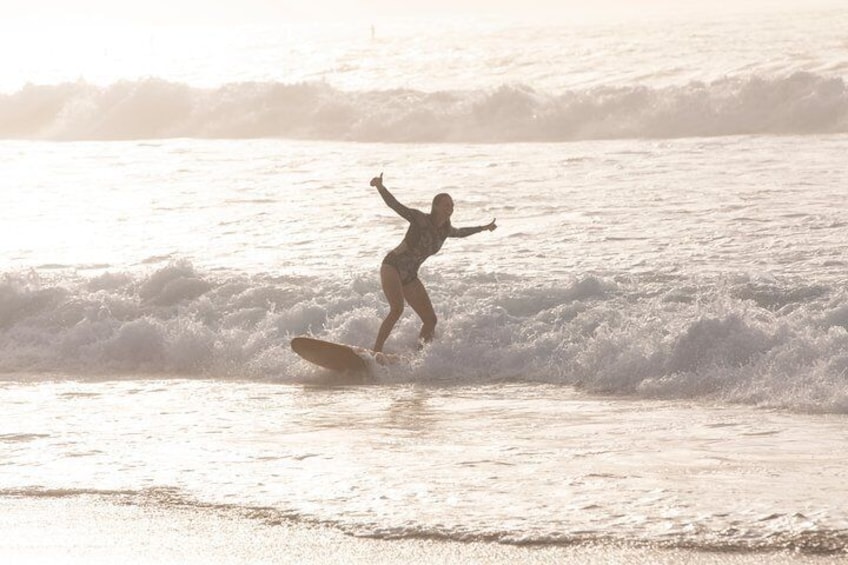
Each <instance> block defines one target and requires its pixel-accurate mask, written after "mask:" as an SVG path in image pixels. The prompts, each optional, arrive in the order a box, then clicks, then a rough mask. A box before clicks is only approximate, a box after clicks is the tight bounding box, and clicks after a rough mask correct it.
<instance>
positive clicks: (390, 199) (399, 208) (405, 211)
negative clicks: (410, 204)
mask: <svg viewBox="0 0 848 565" xmlns="http://www.w3.org/2000/svg"><path fill="white" fill-rule="evenodd" d="M371 186H375V187H377V192H379V193H380V196H382V197H383V202H385V203H386V204H387V205H388V207H389V208H391V209H392V210H394V211H395V212H397V213H398V215H399V216H401V217H402V218H404V219H406V220H407V221H409V222H411V221H412V219H413V212H412V209H411V208H407V207H406V206H404V205H403V204H401V203H400V202H398V201H397V198H395V197H394V196H393V195H392V193H391V192H389V189H388V188H386V187H385V186H383V173H380V176H379V177H374V178H373V179H371Z"/></svg>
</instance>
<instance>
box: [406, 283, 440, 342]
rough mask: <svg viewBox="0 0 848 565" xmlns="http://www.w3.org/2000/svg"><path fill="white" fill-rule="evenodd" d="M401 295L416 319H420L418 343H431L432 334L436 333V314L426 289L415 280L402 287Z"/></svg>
mask: <svg viewBox="0 0 848 565" xmlns="http://www.w3.org/2000/svg"><path fill="white" fill-rule="evenodd" d="M403 295H404V297H406V301H407V302H409V305H410V306H412V309H413V310H415V313H416V314H418V317H419V318H421V322H422V325H421V334H420V335H419V336H418V339H419V341H420V342H421V343H422V344H423V343H429V342H431V341H433V334H434V333H435V331H436V312H435V311H434V310H433V304H432V303H431V302H430V296H429V295H428V294H427V289H425V288H424V285H423V284H422V283H421V281H420V280H418V279H415V280H414V281H412V282H411V283H409V284H408V285H406V286H404V287H403Z"/></svg>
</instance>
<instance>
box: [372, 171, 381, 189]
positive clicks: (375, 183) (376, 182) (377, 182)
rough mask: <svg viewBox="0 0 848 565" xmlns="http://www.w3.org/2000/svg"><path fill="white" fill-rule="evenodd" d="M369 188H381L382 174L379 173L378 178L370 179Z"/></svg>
mask: <svg viewBox="0 0 848 565" xmlns="http://www.w3.org/2000/svg"><path fill="white" fill-rule="evenodd" d="M371 186H377V187H379V186H383V173H380V176H379V177H374V178H373V179H371Z"/></svg>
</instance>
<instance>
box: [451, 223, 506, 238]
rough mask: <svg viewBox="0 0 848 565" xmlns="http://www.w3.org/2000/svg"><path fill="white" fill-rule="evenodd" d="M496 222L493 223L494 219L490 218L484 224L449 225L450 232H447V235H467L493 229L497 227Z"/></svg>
mask: <svg viewBox="0 0 848 565" xmlns="http://www.w3.org/2000/svg"><path fill="white" fill-rule="evenodd" d="M497 227H498V226H497V224H495V220H492V221H491V222H489V223H488V224H486V225H485V226H475V227H471V228H454V227H451V230H450V232H448V237H468V236H469V235H474V234H475V233H480V232H481V231H487V230H488V231H494V230H495V229H497Z"/></svg>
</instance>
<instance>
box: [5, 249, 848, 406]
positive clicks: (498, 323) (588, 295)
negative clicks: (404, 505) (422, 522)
mask: <svg viewBox="0 0 848 565" xmlns="http://www.w3.org/2000/svg"><path fill="white" fill-rule="evenodd" d="M436 278H437V279H438V280H437V281H436V283H435V284H434V286H433V288H434V293H433V299H434V302H435V303H436V304H438V309H439V314H440V320H441V322H440V326H439V328H438V335H439V337H438V339H437V341H436V342H435V343H433V344H432V345H431V346H430V347H428V348H427V349H426V350H425V352H424V353H423V354H420V355H418V356H417V357H416V358H415V359H414V360H413V362H412V363H411V364H410V365H408V366H403V367H399V368H389V369H385V370H381V374H380V375H379V377H380V380H381V381H383V382H387V383H392V382H418V383H431V384H440V383H449V384H451V385H453V384H481V383H492V382H502V381H515V380H518V381H524V382H543V383H549V384H552V385H567V386H576V387H579V388H581V389H584V390H587V391H590V392H594V393H603V394H612V395H625V396H640V397H649V398H691V399H710V400H723V401H731V402H741V403H746V404H762V405H766V406H775V407H783V408H788V409H791V410H799V411H811V412H838V413H848V381H846V379H845V375H846V373H848V356H846V355H845V353H844V352H845V351H846V350H848V316H846V309H848V306H846V304H848V295H847V294H846V293H845V291H844V290H843V289H841V288H837V287H828V286H815V287H810V286H808V285H804V284H803V283H799V282H792V281H785V282H782V283H781V282H768V283H764V282H762V281H759V280H756V279H751V278H748V277H740V278H738V279H733V280H716V281H714V282H713V283H712V284H711V285H707V286H704V285H701V286H699V285H695V284H692V281H689V280H686V279H683V278H682V279H680V280H665V279H664V280H662V281H657V280H652V279H651V277H649V276H647V275H646V276H644V277H639V278H634V279H631V280H625V281H621V280H616V281H613V280H609V279H605V278H598V277H593V276H587V277H583V278H579V279H576V280H572V281H566V282H563V283H562V284H560V285H556V286H547V287H539V286H528V285H527V283H526V281H523V280H521V279H520V278H514V279H513V278H510V277H508V276H491V275H487V276H478V277H473V276H472V277H465V278H462V279H448V278H441V277H436ZM695 289H700V290H695ZM646 296H651V297H652V298H645V297H646ZM384 309H385V306H384V304H383V299H382V295H381V293H380V289H379V286H378V282H377V281H376V280H375V278H374V277H373V276H370V275H369V276H363V277H362V278H359V277H356V276H355V278H354V280H352V281H351V280H343V281H339V280H329V279H321V278H302V277H301V278H297V277H288V278H287V277H283V278H272V277H268V276H252V277H248V276H236V275H233V276H230V277H227V278H219V277H216V276H212V275H209V274H204V273H200V272H197V270H196V269H195V268H194V267H193V266H192V265H191V264H189V263H185V262H181V263H175V264H172V265H170V266H167V267H164V268H162V269H159V270H158V271H155V272H152V273H149V274H146V275H128V274H108V273H107V274H104V275H101V276H99V277H95V278H91V279H74V280H65V281H59V282H52V283H51V282H47V281H41V280H39V279H37V278H33V277H32V276H23V275H17V274H14V273H8V274H7V275H6V276H5V277H4V279H3V282H2V284H0V320H2V325H0V352H2V355H0V371H2V372H7V373H8V372H12V373H40V372H51V371H52V372H62V373H70V374H93V375H109V376H114V375H121V374H138V373H139V372H143V373H151V374H159V375H171V376H178V377H186V376H203V377H209V378H223V379H226V378H232V377H237V378H245V377H249V378H259V379H266V378H272V379H275V380H278V379H281V380H283V381H297V380H299V379H301V378H303V377H304V376H309V375H310V374H313V373H314V371H315V369H314V368H313V367H312V366H310V365H308V364H306V363H305V362H303V361H301V360H300V359H299V358H297V357H296V356H295V355H294V354H293V353H292V352H291V351H290V349H289V347H288V341H289V339H290V338H291V337H293V336H294V335H299V334H312V335H316V336H319V337H324V338H327V339H331V340H336V341H341V342H346V343H351V344H354V345H359V346H365V347H368V346H370V344H371V342H372V340H373V336H374V335H375V334H376V331H377V326H378V324H379V321H380V315H381V314H383V313H384ZM418 329H419V328H418V322H417V320H416V319H415V318H414V316H412V315H411V314H410V315H408V316H405V317H404V318H403V319H402V321H401V323H400V324H399V325H398V327H397V330H396V331H395V333H394V334H393V335H392V338H391V340H390V343H389V344H388V347H389V349H394V350H395V351H407V350H414V348H415V341H416V336H417V333H418Z"/></svg>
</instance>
